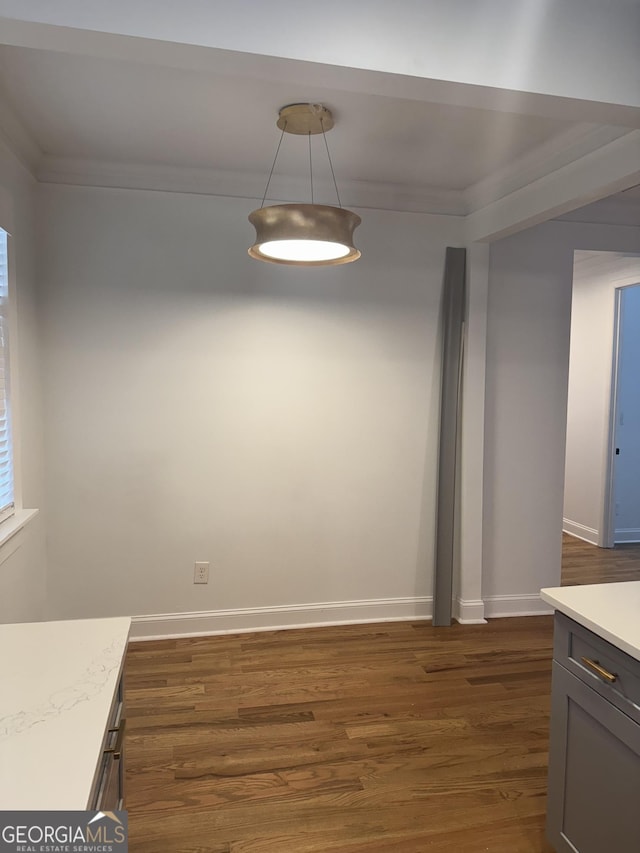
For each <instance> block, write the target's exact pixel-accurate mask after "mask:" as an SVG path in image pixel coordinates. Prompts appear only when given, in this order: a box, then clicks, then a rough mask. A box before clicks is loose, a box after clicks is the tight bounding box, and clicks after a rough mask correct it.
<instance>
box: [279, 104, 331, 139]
mask: <svg viewBox="0 0 640 853" xmlns="http://www.w3.org/2000/svg"><path fill="white" fill-rule="evenodd" d="M276 124H277V125H278V127H279V128H280V130H284V131H285V133H297V134H299V135H301V136H302V135H304V136H307V135H308V134H315V133H323V132H324V133H326V132H327V131H328V130H331V128H332V127H333V116H332V115H331V111H330V110H328V109H327V108H326V107H323V106H322V104H289V105H288V106H286V107H282V109H281V110H280V112H279V113H278V121H277V122H276Z"/></svg>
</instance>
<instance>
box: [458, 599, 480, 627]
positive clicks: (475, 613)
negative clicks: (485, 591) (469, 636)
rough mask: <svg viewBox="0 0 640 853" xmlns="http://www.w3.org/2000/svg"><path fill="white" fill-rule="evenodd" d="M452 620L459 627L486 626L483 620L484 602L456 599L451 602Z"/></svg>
mask: <svg viewBox="0 0 640 853" xmlns="http://www.w3.org/2000/svg"><path fill="white" fill-rule="evenodd" d="M453 618H454V619H455V620H456V622H460V624H461V625H486V624H487V620H486V619H485V618H484V601H482V599H477V600H476V601H465V600H464V599H463V598H458V599H456V600H455V601H454V602H453Z"/></svg>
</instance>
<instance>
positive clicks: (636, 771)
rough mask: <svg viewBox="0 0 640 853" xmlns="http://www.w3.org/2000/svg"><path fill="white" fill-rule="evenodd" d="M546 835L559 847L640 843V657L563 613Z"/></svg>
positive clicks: (596, 850)
mask: <svg viewBox="0 0 640 853" xmlns="http://www.w3.org/2000/svg"><path fill="white" fill-rule="evenodd" d="M547 835H548V837H549V840H550V842H551V844H552V845H553V846H554V847H555V849H556V851H558V853H564V851H571V853H576V851H577V853H638V851H640V662H638V661H636V660H634V659H633V658H631V657H630V656H629V655H626V654H625V653H624V652H621V651H620V650H619V649H616V648H615V647H614V646H612V645H611V644H609V643H607V642H606V641H604V640H602V639H601V638H600V637H597V636H596V635H595V634H593V633H592V632H590V631H588V630H587V629H585V628H583V627H582V626H580V625H578V624H577V623H576V622H573V621H572V620H571V619H568V618H567V617H566V616H563V615H562V614H557V616H556V624H555V636H554V661H553V683H552V711H551V741H550V750H549V794H548V810H547Z"/></svg>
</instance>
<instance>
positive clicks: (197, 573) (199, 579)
mask: <svg viewBox="0 0 640 853" xmlns="http://www.w3.org/2000/svg"><path fill="white" fill-rule="evenodd" d="M193 582H194V583H209V563H195V565H194V568H193Z"/></svg>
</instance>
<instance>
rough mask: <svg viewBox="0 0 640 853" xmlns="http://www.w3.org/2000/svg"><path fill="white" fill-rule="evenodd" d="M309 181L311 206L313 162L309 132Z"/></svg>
mask: <svg viewBox="0 0 640 853" xmlns="http://www.w3.org/2000/svg"><path fill="white" fill-rule="evenodd" d="M308 136H309V180H310V181H311V204H313V160H312V159H311V131H309V134H308Z"/></svg>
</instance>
